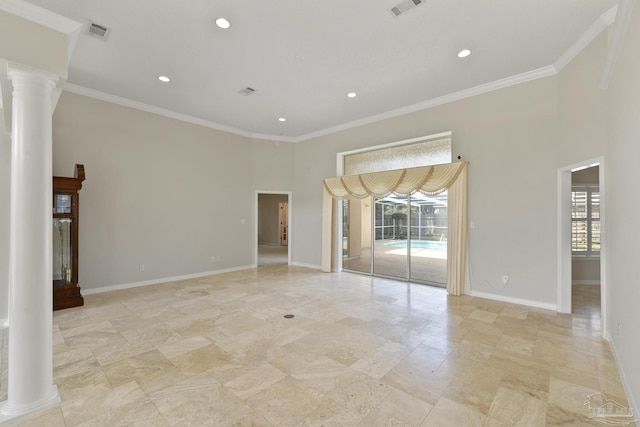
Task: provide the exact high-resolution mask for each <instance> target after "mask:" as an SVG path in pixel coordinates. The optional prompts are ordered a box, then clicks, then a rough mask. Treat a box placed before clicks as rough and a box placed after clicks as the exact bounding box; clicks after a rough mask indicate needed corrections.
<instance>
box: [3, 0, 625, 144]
mask: <svg viewBox="0 0 640 427" xmlns="http://www.w3.org/2000/svg"><path fill="white" fill-rule="evenodd" d="M9 1H13V2H15V1H20V2H22V1H21V0H0V5H2V2H9ZM620 2H621V3H634V2H635V0H620ZM22 3H24V2H22ZM632 6H633V5H631V8H632ZM614 9H615V7H614V8H612V9H609V10H607V11H606V12H605V13H603V14H602V15H600V16H599V17H598V19H596V21H594V22H593V23H592V24H591V26H590V27H589V28H588V29H587V30H586V31H585V33H584V34H582V35H581V36H580V37H579V38H578V39H577V40H576V41H575V42H574V43H573V44H572V45H571V46H570V47H569V48H568V49H567V50H566V51H565V52H564V53H563V54H562V55H561V56H560V57H559V58H558V59H557V60H556V61H555V62H554V64H552V65H548V66H546V67H541V68H538V69H535V70H531V71H527V72H524V73H521V74H516V75H514V76H510V77H505V78H503V79H499V80H496V81H493V82H489V83H485V84H481V85H478V86H475V87H471V88H468V89H463V90H460V91H457V92H453V93H450V94H447V95H443V96H440V97H436V98H432V99H428V100H426V101H423V102H419V103H417V104H413V105H409V106H406V107H402V108H398V109H395V110H391V111H386V112H384V113H381V114H376V115H373V116H369V117H365V118H362V119H359V120H354V121H352V122H348V123H343V124H340V125H337V126H332V127H329V128H326V129H321V130H319V131H316V132H310V133H307V134H304V135H300V136H297V137H286V136H278V135H267V134H261V133H251V132H246V131H243V130H241V129H237V128H234V127H231V126H226V125H222V124H220V123H216V122H212V121H210V120H205V119H201V118H197V117H193V116H190V115H187V114H182V113H177V112H175V111H171V110H167V109H164V108H160V107H155V106H152V105H149V104H145V103H142V102H138V101H134V100H131V99H127V98H123V97H120V96H116V95H111V94H108V93H104V92H100V91H97V90H93V89H89V88H85V87H82V86H78V85H74V84H71V83H66V84H65V86H64V89H65V90H67V91H69V92H72V93H76V94H78V95H83V96H88V97H91V98H96V99H100V100H102V101H107V102H111V103H114V104H118V105H122V106H125V107H129V108H135V109H138V110H142V111H146V112H149V113H154V114H158V115H161V116H165V117H169V118H173V119H176V120H181V121H184V122H187V123H192V124H196V125H199V126H204V127H208V128H211V129H216V130H220V131H223V132H229V133H232V134H235V135H240V136H244V137H247V138H254V139H264V140H267V141H278V142H294V143H295V142H303V141H307V140H310V139H313V138H318V137H321V136H324V135H329V134H332V133H336V132H340V131H344V130H348V129H352V128H355V127H359V126H364V125H368V124H371V123H376V122H379V121H382V120H386V119H391V118H394V117H398V116H402V115H405V114H410V113H414V112H417V111H421V110H426V109H429V108H433V107H436V106H439V105H443V104H448V103H450V102H454V101H460V100H463V99H466V98H471V97H473V96H476V95H482V94H485V93H488V92H492V91H494V90H498V89H504V88H507V87H510V86H514V85H518V84H522V83H526V82H529V81H532V80H537V79H540V78H544V77H549V76H553V75H556V74H557V73H558V72H559V71H560V70H562V69H563V68H564V67H565V66H566V65H567V64H568V63H569V62H570V61H571V60H572V59H573V58H575V57H576V56H577V55H578V54H579V53H580V51H581V50H582V49H584V48H585V47H586V46H587V45H588V44H589V43H590V42H591V41H593V39H594V38H595V37H596V36H597V35H598V34H600V32H601V31H603V30H604V29H605V28H606V27H607V26H608V25H609V24H610V23H611V22H612V16H613V15H614V13H615V10H614ZM630 12H631V11H629V12H628V15H629V16H630V15H631V13H630ZM625 13H626V12H625ZM627 20H628V19H627ZM618 21H619V19H617V18H616V22H618ZM624 29H625V30H626V27H625V28H624ZM618 43H621V42H618ZM616 46H617V44H616ZM612 48H613V46H612ZM617 50H619V47H617ZM610 51H611V49H610ZM610 56H611V55H610ZM609 62H610V61H608V62H607V67H608V66H609ZM607 70H608V68H605V75H606V73H607V72H608V71H607ZM609 78H610V77H609ZM603 80H604V77H603ZM607 84H608V82H607Z"/></svg>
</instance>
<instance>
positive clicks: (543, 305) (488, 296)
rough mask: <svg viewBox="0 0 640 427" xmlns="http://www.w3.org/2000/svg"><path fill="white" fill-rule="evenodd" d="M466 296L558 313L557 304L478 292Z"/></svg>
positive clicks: (468, 293) (471, 292)
mask: <svg viewBox="0 0 640 427" xmlns="http://www.w3.org/2000/svg"><path fill="white" fill-rule="evenodd" d="M466 295H469V296H472V297H476V298H485V299H490V300H494V301H501V302H508V303H511V304H518V305H526V306H529V307H535V308H543V309H545V310H552V311H556V304H551V303H547V302H540V301H533V300H528V299H523V298H514V297H508V296H505V295H497V294H489V293H486V292H478V291H470V292H467V294H466Z"/></svg>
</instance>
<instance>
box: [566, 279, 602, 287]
mask: <svg viewBox="0 0 640 427" xmlns="http://www.w3.org/2000/svg"><path fill="white" fill-rule="evenodd" d="M571 284H572V285H590V286H600V280H571Z"/></svg>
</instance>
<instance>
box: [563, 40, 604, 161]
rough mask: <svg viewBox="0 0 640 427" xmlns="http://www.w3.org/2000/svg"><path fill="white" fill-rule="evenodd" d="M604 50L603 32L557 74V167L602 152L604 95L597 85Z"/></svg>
mask: <svg viewBox="0 0 640 427" xmlns="http://www.w3.org/2000/svg"><path fill="white" fill-rule="evenodd" d="M606 53H607V31H603V32H602V33H600V35H599V36H598V37H596V39H595V40H594V41H593V42H592V43H591V44H589V45H588V46H587V47H586V48H585V49H584V50H583V51H582V52H581V53H580V54H579V55H578V56H577V57H576V58H574V60H573V61H571V62H570V63H569V64H568V65H567V66H566V67H565V68H564V69H563V70H562V71H561V72H560V73H559V74H558V119H559V131H560V132H559V138H558V167H563V166H568V165H571V164H574V163H578V162H581V161H584V160H589V159H594V158H596V157H599V156H602V155H604V150H605V145H606V141H607V126H606V110H607V103H606V96H607V94H606V91H604V90H602V89H600V88H599V84H600V79H601V78H602V70H603V64H604V60H605V56H606Z"/></svg>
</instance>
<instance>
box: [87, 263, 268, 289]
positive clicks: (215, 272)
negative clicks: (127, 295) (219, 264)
mask: <svg viewBox="0 0 640 427" xmlns="http://www.w3.org/2000/svg"><path fill="white" fill-rule="evenodd" d="M252 268H256V266H255V265H254V264H251V265H241V266H239V267H233V268H226V269H223V270H213V271H204V272H202V273H194V274H185V275H182V276H173V277H164V278H161V279H152V280H145V281H142V282H134V283H124V284H121V285H113V286H103V287H100V288H91V289H85V288H83V289H82V294H83V295H94V294H101V293H104V292H111V291H119V290H122V289H133V288H139V287H142V286H149V285H158V284H160V283H167V282H177V281H179V280H189V279H197V278H199V277H206V276H216V275H219V274H224V273H232V272H235V271H242V270H249V269H252Z"/></svg>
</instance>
